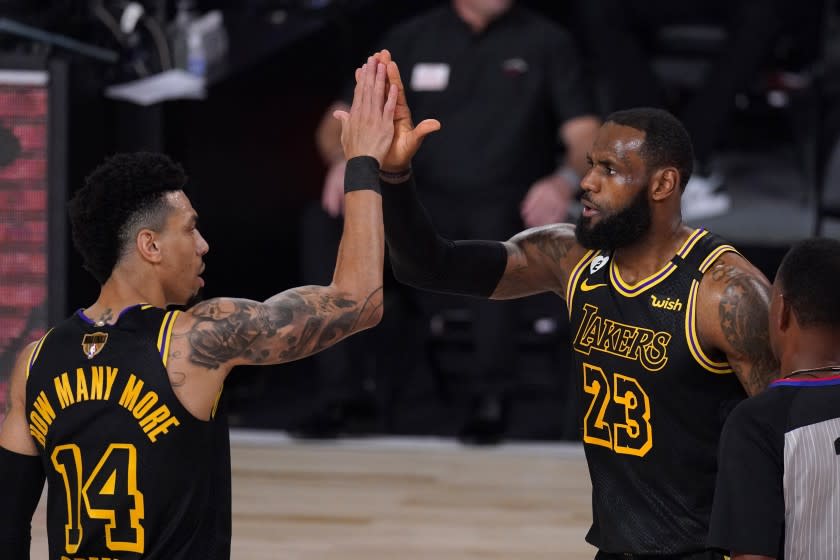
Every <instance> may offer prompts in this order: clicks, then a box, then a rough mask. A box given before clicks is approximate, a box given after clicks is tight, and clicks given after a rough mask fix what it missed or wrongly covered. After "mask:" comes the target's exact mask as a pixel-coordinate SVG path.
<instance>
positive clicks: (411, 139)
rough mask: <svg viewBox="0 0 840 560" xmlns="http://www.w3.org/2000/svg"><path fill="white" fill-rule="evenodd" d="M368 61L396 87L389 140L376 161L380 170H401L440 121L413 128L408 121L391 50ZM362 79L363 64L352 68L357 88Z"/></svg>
mask: <svg viewBox="0 0 840 560" xmlns="http://www.w3.org/2000/svg"><path fill="white" fill-rule="evenodd" d="M371 60H373V61H375V62H377V63H378V64H379V65H382V66H384V67H385V73H386V75H387V79H388V83H389V84H390V87H391V88H392V89H393V88H396V105H395V107H394V112H393V118H394V121H393V122H394V135H393V141H392V142H391V145H390V149H389V150H388V152H387V154H386V155H385V157H384V159H381V160H379V163H380V165H381V168H382V170H383V171H387V172H392V173H396V172H400V171H405V170H406V169H408V168H409V167H410V166H411V158H413V157H414V154H416V153H417V150H419V149H420V145H421V144H422V143H423V140H424V139H425V138H426V136H428V135H429V134H431V133H432V132H435V131H437V130H440V121H438V120H437V119H426V120H424V121H422V122H421V123H419V124H418V125H417V126H416V127H415V126H414V123H413V122H412V120H411V110H410V109H409V107H408V102H407V101H406V98H405V86H403V81H402V78H401V77H400V70H399V68H398V67H397V64H396V63H395V62H394V61H393V60H391V53H390V52H388V50H387V49H383V50H381V51H379V52H378V53H375V54H374V55H373V56H372V57H370V58H368V61H369V62H368V64H367V65H370V61H371ZM367 65H366V66H367ZM377 78H378V76H377ZM365 79H366V78H365V73H364V67H362V68H358V69H357V70H356V88H357V91H358V87H359V83H361V82H363V81H364V80H365ZM389 99H390V98H389ZM354 105H355V98H354ZM340 113H342V111H336V112H335V116H336V118H342V117H341V116H340ZM351 113H352V109H351ZM345 114H346V113H345ZM342 136H343V134H342Z"/></svg>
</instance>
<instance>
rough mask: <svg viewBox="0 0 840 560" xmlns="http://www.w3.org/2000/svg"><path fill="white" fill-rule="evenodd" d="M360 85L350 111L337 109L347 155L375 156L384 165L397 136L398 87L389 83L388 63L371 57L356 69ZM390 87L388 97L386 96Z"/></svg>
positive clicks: (350, 157)
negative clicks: (395, 116)
mask: <svg viewBox="0 0 840 560" xmlns="http://www.w3.org/2000/svg"><path fill="white" fill-rule="evenodd" d="M356 77H357V79H356V89H355V91H354V92H353V104H352V105H351V106H350V112H349V113H348V112H346V111H336V112H335V113H333V115H334V116H335V118H337V119H339V120H340V121H341V146H342V148H343V149H344V157H345V158H346V159H348V160H349V159H352V158H354V157H357V156H372V157H374V158H376V159H377V161H379V163H380V165H381V164H382V163H383V161H384V160H385V156H386V154H387V153H388V151H389V150H390V148H391V144H392V140H393V139H394V110H395V106H396V103H397V91H398V90H397V87H396V86H395V85H393V84H391V85H388V84H387V83H386V68H385V65H384V64H382V63H380V62H377V61H376V60H375V59H374V58H373V57H369V58H368V61H367V63H365V65H364V66H362V67H361V68H360V69H358V70H357V71H356ZM386 89H387V97H386V93H385V92H386Z"/></svg>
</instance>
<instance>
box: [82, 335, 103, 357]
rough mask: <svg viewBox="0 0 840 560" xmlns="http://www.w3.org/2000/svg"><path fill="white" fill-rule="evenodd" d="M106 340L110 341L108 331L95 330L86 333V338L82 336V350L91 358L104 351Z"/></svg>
mask: <svg viewBox="0 0 840 560" xmlns="http://www.w3.org/2000/svg"><path fill="white" fill-rule="evenodd" d="M106 342H108V333H104V332H95V333H91V334H86V335H85V336H84V338H82V352H84V353H85V356H87V359H88V360H90V359H91V358H93V357H94V356H96V355H97V354H99V353H100V352H102V349H103V348H104V347H105V343H106Z"/></svg>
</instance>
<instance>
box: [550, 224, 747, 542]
mask: <svg viewBox="0 0 840 560" xmlns="http://www.w3.org/2000/svg"><path fill="white" fill-rule="evenodd" d="M734 250H735V249H734V248H733V247H732V246H730V245H727V244H725V243H723V242H722V241H721V240H720V239H719V238H717V237H716V236H714V235H712V234H710V233H709V232H707V231H706V230H703V229H697V230H695V231H694V232H692V234H691V235H690V236H689V237H688V239H687V240H686V241H685V243H684V244H683V246H682V247H681V248H680V249H679V251H678V252H677V254H676V255H674V257H673V258H672V259H671V260H670V261H669V262H668V264H667V265H665V266H664V267H663V268H662V269H661V270H660V271H658V272H657V273H656V274H654V275H652V276H650V277H648V278H646V279H644V280H642V281H640V282H638V283H636V284H634V285H630V284H628V283H627V282H625V281H624V280H623V279H622V278H621V273H620V271H619V269H618V267H617V266H616V264H615V261H614V259H613V258H612V254H611V253H610V252H608V251H589V252H588V253H587V254H586V255H585V256H584V257H583V259H582V260H581V261H580V262H579V263H578V264H577V266H576V267H575V268H574V269H573V271H572V274H571V276H570V278H569V286H568V290H567V294H566V296H567V298H566V301H567V303H568V307H569V313H570V321H571V335H572V336H573V343H572V344H573V350H574V352H573V355H574V363H575V371H574V372H573V374H574V375H575V376H576V377H577V387H578V392H579V397H580V400H579V403H580V404H579V413H580V418H579V420H580V429H581V435H582V439H583V442H584V449H585V451H586V458H587V462H588V465H589V472H590V476H591V479H592V508H593V523H592V528H591V529H590V531H589V533H588V534H587V541H588V542H590V543H591V544H593V545H594V546H596V547H598V548H599V549H600V550H602V551H605V552H613V553H633V554H675V553H682V552H690V551H695V550H701V549H703V548H705V546H706V544H705V543H706V536H707V532H708V526H709V518H710V514H711V507H712V498H713V496H714V483H715V475H716V471H717V448H718V440H719V437H720V432H721V429H722V427H723V423H724V420H725V419H726V416H727V414H728V413H729V411H730V410H731V409H732V408H733V407H734V406H735V404H737V402H739V401H740V400H741V399H743V398H744V397H745V393H744V390H743V389H742V388H741V385H740V383H739V382H738V380H737V378H736V377H735V375H734V374H733V371H732V369H731V368H730V366H729V364H728V363H727V362H726V361H725V357H724V356H717V355H710V353H709V352H707V351H706V350H705V349H703V348H701V346H700V344H699V341H698V338H697V334H696V325H695V317H696V304H697V301H696V300H697V291H698V287H699V284H700V279H701V278H702V276H703V273H704V272H706V271H707V270H708V269H709V268H710V267H711V266H712V264H713V263H714V261H715V260H716V259H717V258H718V257H719V256H720V255H722V254H724V253H726V252H728V251H734Z"/></svg>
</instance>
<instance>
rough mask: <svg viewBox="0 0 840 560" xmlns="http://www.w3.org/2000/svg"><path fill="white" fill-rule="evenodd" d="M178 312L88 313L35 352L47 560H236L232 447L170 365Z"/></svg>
mask: <svg viewBox="0 0 840 560" xmlns="http://www.w3.org/2000/svg"><path fill="white" fill-rule="evenodd" d="M177 314H178V312H177V311H172V312H166V311H164V310H162V309H158V308H154V307H152V306H148V305H145V306H143V305H138V306H135V307H130V308H128V309H126V310H124V311H123V312H122V313H121V314H120V317H119V319H118V320H117V322H116V324H114V325H95V324H93V322H91V321H90V319H88V318H87V317H85V316H84V315H83V314H82V312H81V311H79V312H77V313H76V314H74V315H73V316H71V317H70V318H68V319H66V320H65V321H63V322H62V323H60V324H59V325H58V326H56V327H55V328H54V329H52V330H51V331H50V332H49V333H47V335H46V336H45V337H44V338H42V339H41V341H39V343H38V344H37V346H36V347H35V349H34V351H33V352H32V355H31V357H30V360H29V366H28V371H27V384H26V414H27V418H28V419H29V422H30V424H29V431H30V433H31V434H32V437H33V439H35V441H36V445H37V447H38V450H39V452H40V455H41V459H42V461H43V464H44V470H45V472H46V473H47V482H48V485H49V493H48V503H47V533H48V538H49V549H50V556H49V558H50V560H75V559H76V558H84V559H88V558H100V559H104V558H108V559H111V560H134V559H140V558H142V559H147V560H151V559H161V560H163V559H166V560H191V559H195V558H209V559H213V560H217V559H221V558H227V557H229V537H230V534H229V532H227V533H226V531H225V530H224V528H223V527H221V526H220V525H219V519H220V517H219V513H220V512H221V511H222V509H223V508H226V507H229V504H230V497H229V486H228V483H227V482H226V478H229V476H230V473H229V471H228V472H222V469H223V468H228V467H227V464H226V463H224V461H225V460H226V457H227V455H226V453H227V448H226V447H225V446H224V445H223V443H224V442H223V438H220V437H217V435H218V433H217V430H216V426H215V424H216V422H217V420H216V418H211V420H210V421H207V422H205V421H202V420H199V419H197V418H195V417H193V416H192V415H191V414H190V413H189V412H188V411H187V410H186V409H185V408H184V407H183V406H182V405H181V403H180V401H179V400H178V398H177V397H176V395H175V393H174V391H173V389H172V386H171V384H170V380H169V376H168V374H167V371H166V361H167V357H168V352H169V343H170V340H171V336H172V326H173V324H174V323H175V318H176V316H177ZM222 463H224V465H223V466H221V465H222ZM228 531H229V529H228Z"/></svg>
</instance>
